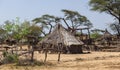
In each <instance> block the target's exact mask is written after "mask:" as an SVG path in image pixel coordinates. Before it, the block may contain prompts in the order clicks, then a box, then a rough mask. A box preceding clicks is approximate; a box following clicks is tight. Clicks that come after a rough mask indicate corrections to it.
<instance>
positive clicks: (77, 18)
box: [62, 9, 92, 28]
mask: <svg viewBox="0 0 120 70" xmlns="http://www.w3.org/2000/svg"><path fill="white" fill-rule="evenodd" d="M62 12H63V13H64V17H65V19H66V20H69V21H70V22H71V24H69V25H72V26H71V27H72V28H77V27H79V26H82V25H84V26H88V27H92V23H91V22H90V21H89V20H88V19H87V17H85V16H83V15H81V14H80V13H79V12H77V11H72V10H65V9H63V10H62Z"/></svg>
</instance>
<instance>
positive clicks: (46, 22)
mask: <svg viewBox="0 0 120 70" xmlns="http://www.w3.org/2000/svg"><path fill="white" fill-rule="evenodd" d="M32 21H33V22H34V23H36V24H40V26H41V27H42V30H41V32H42V33H43V34H44V35H45V36H46V35H47V34H50V33H51V31H52V29H53V27H54V25H55V24H56V23H57V22H58V21H59V19H57V17H55V16H53V15H48V14H45V15H42V16H41V17H39V18H35V19H33V20H32ZM45 29H47V30H48V33H46V32H45V31H44V30H45Z"/></svg>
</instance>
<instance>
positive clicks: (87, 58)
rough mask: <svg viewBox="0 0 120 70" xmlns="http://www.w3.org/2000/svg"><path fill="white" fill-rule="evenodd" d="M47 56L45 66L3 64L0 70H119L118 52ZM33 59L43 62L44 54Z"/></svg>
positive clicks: (119, 54) (119, 56)
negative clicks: (59, 56)
mask: <svg viewBox="0 0 120 70" xmlns="http://www.w3.org/2000/svg"><path fill="white" fill-rule="evenodd" d="M57 57H58V55H57V54H48V58H47V63H48V64H46V65H40V66H37V65H35V66H16V65H15V64H5V65H1V66H0V70H120V52H91V53H89V54H62V55H61V61H60V62H59V63H58V62H57ZM35 59H37V60H38V61H43V60H44V54H39V53H37V52H35Z"/></svg>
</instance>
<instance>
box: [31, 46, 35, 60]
mask: <svg viewBox="0 0 120 70" xmlns="http://www.w3.org/2000/svg"><path fill="white" fill-rule="evenodd" d="M33 57H34V45H32V52H31V61H32V62H33V61H34V58H33Z"/></svg>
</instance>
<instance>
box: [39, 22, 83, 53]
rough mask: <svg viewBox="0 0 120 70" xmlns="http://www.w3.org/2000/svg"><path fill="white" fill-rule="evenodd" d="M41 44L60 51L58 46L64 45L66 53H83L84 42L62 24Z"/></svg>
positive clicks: (63, 50) (63, 49) (63, 48)
mask: <svg viewBox="0 0 120 70" xmlns="http://www.w3.org/2000/svg"><path fill="white" fill-rule="evenodd" d="M40 43H42V44H50V46H51V45H52V47H51V48H53V49H58V44H62V46H63V47H62V52H64V53H68V52H69V53H82V45H83V42H82V41H78V40H77V39H76V38H75V37H74V36H73V35H72V34H71V33H70V32H68V31H67V30H66V29H65V28H64V27H63V26H62V25H60V24H57V25H56V26H55V28H54V30H53V31H52V32H51V34H49V35H48V36H46V37H45V38H44V39H43V40H42V41H41V42H40ZM53 46H54V47H53Z"/></svg>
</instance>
